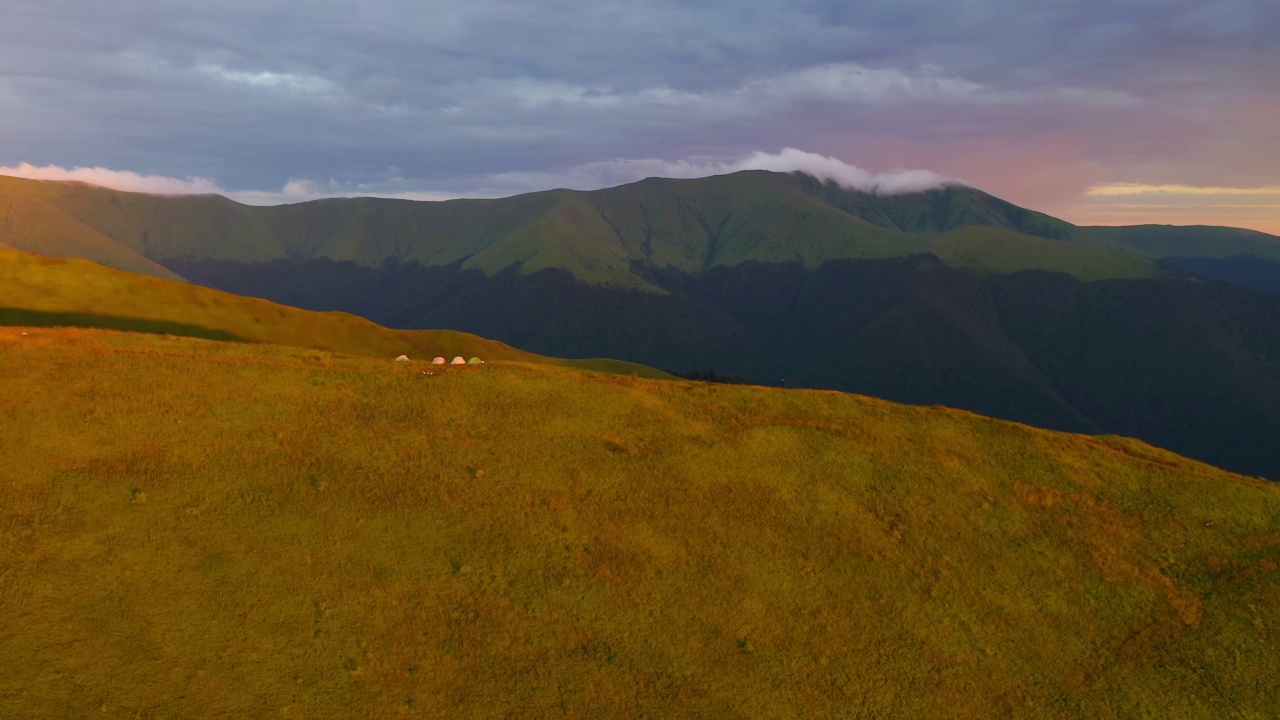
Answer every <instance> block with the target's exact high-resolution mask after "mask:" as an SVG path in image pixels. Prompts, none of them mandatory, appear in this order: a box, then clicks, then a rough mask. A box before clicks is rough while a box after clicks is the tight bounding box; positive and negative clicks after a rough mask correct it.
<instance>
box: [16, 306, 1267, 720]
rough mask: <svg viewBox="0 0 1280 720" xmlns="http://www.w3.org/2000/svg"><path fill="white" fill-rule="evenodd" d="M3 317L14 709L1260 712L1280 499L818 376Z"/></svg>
mask: <svg viewBox="0 0 1280 720" xmlns="http://www.w3.org/2000/svg"><path fill="white" fill-rule="evenodd" d="M25 332H28V333H29V334H28V335H21V334H20V333H19V332H18V331H17V330H15V329H0V377H4V378H5V392H3V393H0V458H2V460H0V507H3V508H4V512H3V515H0V612H3V613H4V615H5V616H6V618H8V622H7V623H6V631H5V632H3V633H0V670H2V671H3V672H0V715H3V716H6V717H28V718H46V717H48V718H52V717H59V718H61V717H88V716H93V717H130V718H132V717H227V716H231V717H260V716H268V715H270V716H276V715H283V716H293V717H307V718H326V717H335V718H336V717H382V718H395V717H423V716H427V717H458V716H467V717H511V716H525V717H528V716H538V717H543V716H570V717H586V716H592V717H638V716H652V717H795V716H806V717H821V716H838V717H859V716H862V717H884V716H892V717H921V718H927V717H948V718H990V717H1002V716H1017V717H1144V716H1159V717H1179V718H1197V717H1204V718H1218V717H1259V718H1261V717H1270V716H1273V715H1274V713H1275V710H1276V708H1277V707H1280V691H1278V690H1277V685H1276V683H1275V682H1274V678H1275V676H1276V675H1277V673H1280V657H1278V656H1277V654H1276V652H1275V648H1276V647H1278V646H1280V625H1277V623H1275V622H1274V618H1275V617H1276V616H1277V613H1278V612H1280V487H1276V486H1273V485H1267V484H1264V483H1261V482H1258V481H1252V480H1247V479H1245V478H1241V477H1237V476H1233V475H1229V474H1227V473H1224V472H1221V471H1218V470H1215V469H1213V468H1211V467H1207V466H1204V465H1200V464H1198V463H1195V462H1192V461H1188V460H1185V459H1183V458H1180V457H1177V456H1175V455H1172V454H1169V453H1166V452H1163V451H1160V450H1156V449H1153V448H1151V447H1148V446H1146V445H1143V444H1141V443H1138V442H1135V441H1131V440H1124V439H1120V438H1112V437H1103V438H1093V437H1080V436H1072V435H1064V434H1058V433H1052V432H1046V431H1040V430H1034V429H1031V428H1027V427H1024V426H1018V425H1014V424H1010V423H1005V422H999V421H994V420H990V419H986V418H982V417H979V416H974V415H970V414H967V413H963V412H957V411H950V410H943V409H928V408H916V407H908V406H900V405H894V404H891V403H887V402H883V401H877V400H871V399H867V398H862V397H857V396H847V395H841V394H836V393H828V392H810V391H790V390H789V391H778V390H770V389H765V388H750V387H736V386H735V387H730V386H718V385H704V384H696V383H688V382H654V381H647V380H636V379H631V378H623V377H618V376H607V375H600V374H594V373H584V372H581V371H575V370H570V369H564V368H556V367H550V366H545V365H534V364H524V363H491V364H489V365H486V366H484V367H483V368H467V369H463V370H461V371H450V372H447V373H446V374H444V375H437V376H426V375H423V374H421V373H420V372H418V370H417V369H416V368H412V367H407V366H405V365H403V364H391V363H386V362H382V361H378V360H374V359H360V358H353V357H343V356H338V355H333V354H330V353H327V352H321V351H314V350H301V349H290V348H282V347H271V346H260V345H246V344H242V343H211V342H206V341H200V340H192V339H184V338H172V337H159V336H145V335H138V334H120V333H108V332H104V331H88V330H43V329H36V330H29V331H25Z"/></svg>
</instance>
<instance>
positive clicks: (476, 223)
mask: <svg viewBox="0 0 1280 720" xmlns="http://www.w3.org/2000/svg"><path fill="white" fill-rule="evenodd" d="M23 183H26V185H23ZM0 192H3V193H4V196H3V197H0V199H5V200H7V201H8V202H9V203H10V205H12V206H14V207H22V206H23V205H24V204H31V203H37V202H38V203H44V204H48V205H49V206H52V207H56V208H57V209H58V210H60V211H61V212H62V213H65V215H66V216H68V218H69V219H68V220H67V221H68V222H75V223H77V224H83V225H84V226H86V227H88V228H92V229H93V230H95V231H97V233H99V234H101V235H103V236H105V237H108V238H111V239H113V240H114V241H116V242H118V243H121V244H123V245H125V246H127V248H129V249H131V250H132V251H134V252H136V253H139V254H141V255H144V256H146V257H147V258H150V259H151V260H155V261H158V262H161V263H170V261H172V260H175V259H182V258H191V259H198V260H230V261H237V262H265V261H271V260H280V259H303V260H305V259H311V258H319V257H324V258H329V259H332V260H339V261H351V262H355V263H358V264H361V265H377V264H379V263H381V262H382V261H383V260H385V259H387V258H394V259H396V260H397V261H400V262H419V263H421V264H423V265H428V266H455V265H456V266H457V267H458V268H460V269H462V270H470V269H476V270H480V271H482V272H484V273H486V274H487V275H492V274H494V273H497V272H500V271H502V270H504V269H506V268H508V267H516V268H518V269H519V270H520V271H521V272H522V273H524V274H530V273H533V272H537V271H539V270H543V269H548V268H556V269H564V270H567V271H568V272H570V273H571V274H573V275H574V277H576V278H578V279H579V280H581V281H583V282H587V283H591V284H598V285H609V286H614V287H636V288H643V289H648V290H651V291H660V289H659V288H658V287H657V286H655V285H654V284H653V283H651V282H650V281H649V279H648V278H647V277H646V275H645V271H648V270H665V269H676V270H679V271H682V272H686V273H699V272H706V271H708V270H711V269H713V268H716V267H722V266H732V265H736V264H738V263H742V262H748V261H756V262H764V263H771V262H792V261H797V262H801V263H803V264H804V265H806V266H808V267H816V266H817V265H820V264H821V263H823V262H826V261H828V260H836V259H846V258H887V257H903V256H906V255H910V254H913V253H918V252H922V251H925V250H927V249H929V248H931V247H932V246H933V245H934V244H936V243H939V242H942V241H944V240H945V241H946V242H947V243H948V244H949V245H950V246H955V245H957V244H961V243H969V245H970V246H969V247H968V248H966V249H965V250H964V252H965V254H966V255H967V256H970V257H977V258H978V261H977V262H978V263H979V264H983V265H985V266H986V267H988V268H989V269H992V270H995V269H998V268H1000V267H1002V261H1001V259H1000V258H998V257H996V256H995V255H993V254H992V253H993V252H995V251H998V250H999V248H992V247H990V246H989V245H990V244H989V243H987V242H984V238H983V237H982V234H983V233H985V232H987V231H988V229H994V230H999V231H1005V232H1006V236H1008V233H1015V232H1021V233H1023V236H1024V237H1025V236H1026V234H1027V233H1031V234H1032V235H1034V236H1037V237H1042V238H1045V239H1046V240H1044V241H1033V240H1028V241H1027V242H1026V243H1024V247H1022V248H1020V250H1019V254H1020V255H1021V258H1022V259H1021V261H1020V264H1021V265H1025V266H1031V267H1036V268H1038V269H1044V270H1059V271H1062V272H1068V273H1072V272H1075V266H1074V265H1073V264H1072V263H1069V262H1068V263H1065V264H1063V263H1061V262H1060V261H1061V259H1062V257H1063V255H1064V254H1069V253H1070V252H1071V249H1070V246H1067V241H1068V240H1070V239H1071V232H1070V229H1071V226H1070V225H1068V224H1066V223H1063V222H1061V221H1058V220H1054V219H1053V218H1049V217H1047V216H1043V215H1040V214H1038V213H1033V212H1031V211H1028V210H1024V209H1022V208H1018V207H1016V206H1013V205H1011V204H1009V203H1006V202H1004V201H1002V200H999V199H997V198H994V197H991V196H990V195H987V194H986V193H983V192H981V191H978V190H974V189H972V188H964V187H951V188H945V189H942V190H937V191H932V192H928V193H919V194H916V195H908V196H891V197H881V196H876V195H872V194H868V193H860V192H853V191H848V190H843V189H840V188H838V187H836V186H833V185H826V184H822V183H819V182H818V181H816V180H814V179H813V178H810V177H808V176H804V175H794V174H782V173H770V172H763V171H746V172H740V173H734V174H732V175H723V176H716V177H710V178H701V179H695V180H668V179H658V178H651V179H649V180H644V181H641V182H638V183H632V184H630V185H623V186H619V187H616V188H609V189H606V190H597V191H591V192H576V191H569V190H552V191H547V192H540V193H531V194H528V195H519V196H516V197H511V198H503V199H498V200H453V201H447V202H433V203H425V202H410V201H397V200H379V199H372V198H361V199H349V200H321V201H315V202H310V203H300V204H296V205H286V206H277V207H249V206H244V205H238V204H236V203H234V202H231V201H230V200H227V199H225V198H221V197H216V196H185V197H163V196H153V195H139V194H134V193H119V192H113V191H108V190H103V189H101V188H94V187H91V186H88V185H82V184H57V183H36V182H34V181H19V180H14V179H10V180H9V181H8V182H7V183H6V184H5V185H4V186H3V188H0ZM957 230H964V231H965V232H964V234H963V235H962V236H960V238H957V237H956V236H955V235H954V234H953V231H957ZM994 230H993V232H994ZM42 237H43V236H42V235H40V233H38V232H36V233H34V237H32V236H30V235H29V236H28V238H27V240H26V242H27V246H26V247H27V248H28V249H31V250H36V251H39V244H40V243H41V242H45V240H42V239H41V238H42ZM48 242H52V240H49V241H48ZM1063 246H1067V247H1066V248H1065V249H1064V247H1063ZM1094 252H1096V253H1098V254H1100V255H1103V254H1110V255H1109V256H1110V258H1111V261H1110V262H1111V264H1113V265H1115V266H1124V267H1126V268H1127V270H1126V272H1127V273H1128V274H1129V275H1131V276H1142V275H1146V274H1150V273H1152V272H1154V270H1153V269H1152V267H1151V266H1149V265H1144V264H1143V263H1142V261H1139V260H1137V259H1136V258H1134V257H1132V256H1130V255H1126V254H1125V253H1123V252H1116V251H1115V250H1114V249H1110V248H1101V249H1098V250H1095V251H1094ZM46 254H66V253H54V252H50V253H46ZM81 254H82V255H83V256H84V257H89V258H91V259H98V260H103V261H105V260H108V259H111V258H103V257H100V255H101V251H100V250H99V249H97V248H96V247H92V246H90V245H88V244H86V246H85V249H84V251H83V252H82V253H81ZM954 255H955V254H954V253H951V254H946V253H944V254H943V255H942V256H943V257H944V258H951V257H953V256H954ZM984 258H985V259H984ZM969 264H970V265H972V264H973V262H972V261H969ZM1104 264H1105V261H1104Z"/></svg>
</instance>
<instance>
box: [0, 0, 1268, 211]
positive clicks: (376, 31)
mask: <svg viewBox="0 0 1280 720" xmlns="http://www.w3.org/2000/svg"><path fill="white" fill-rule="evenodd" d="M0 3H2V4H3V10H0V173H4V174H22V175H28V176H33V177H43V178H59V177H77V178H81V179H87V180H91V181H95V182H99V183H101V184H108V185H114V186H118V187H121V188H123V189H143V190H153V191H160V192H184V191H197V192H207V191H216V192H225V193H228V194H231V195H232V196H233V197H236V198H238V199H241V200H244V201H251V202H280V201H287V200H297V199H306V198H310V197H316V196H320V195H326V194H384V195H404V196H408V197H420V198H435V197H457V196H493V195H505V194H511V193H516V192H523V191H528V190H536V189H543V188H548V187H557V186H561V187H576V188H583V189H586V188H592V187H602V186H607V185H613V184H618V183H622V182H628V181H631V180H636V179H640V178H643V177H646V176H650V175H667V176H690V175H701V174H710V173H713V172H724V171H727V170H732V169H736V168H740V167H756V166H759V167H770V168H774V169H788V168H790V167H810V166H813V165H815V164H817V165H818V166H820V167H823V168H826V169H827V170H829V171H831V173H834V174H841V173H843V174H844V175H846V176H847V175H850V174H854V175H857V176H858V177H865V178H871V182H873V183H875V182H879V180H878V179H877V178H888V181H889V184H890V185H892V184H893V183H895V182H897V183H898V184H899V185H901V184H902V183H901V182H899V181H900V180H901V179H902V178H907V179H908V180H909V181H910V180H911V179H912V178H914V179H916V180H920V179H921V178H932V177H934V175H929V174H925V173H922V172H918V173H916V174H914V175H905V176H904V175H900V174H892V173H894V172H895V171H898V170H914V171H928V172H930V173H934V174H936V175H937V176H942V177H948V178H959V179H962V180H964V181H966V182H968V183H970V184H972V185H975V186H977V187H980V188H982V189H984V190H987V191H989V192H993V193H995V194H997V195H1000V196H1001V197H1004V198H1006V199H1009V200H1012V201H1014V202H1017V203H1019V204H1022V205H1027V206H1031V207H1034V208H1037V209H1041V210H1044V211H1047V212H1051V213H1053V214H1056V215H1059V216H1061V217H1064V218H1066V219H1069V220H1073V221H1076V222H1084V223H1128V222H1169V223H1214V224H1229V225H1239V226H1244V227H1254V228H1258V229H1263V230H1268V231H1270V232H1276V233H1280V43H1278V42H1276V40H1275V39H1276V38H1277V37H1280V2H1277V0H1106V1H1104V0H946V1H944V0H927V1H926V0H862V1H860V2H852V1H851V0H794V1H792V2H781V1H768V0H733V1H732V2H730V1H729V0H724V1H722V2H701V1H699V0H677V1H673V2H643V1H640V0H591V1H590V2H587V1H585V0H583V1H580V2H578V1H574V2H570V1H569V0H467V2H430V1H425V0H361V1H360V2H352V1H348V0H289V2H276V1H275V0H219V1H218V2H208V1H195V0H193V1H189V2H174V1H172V0H112V2H102V1H101V0H0ZM788 148H791V150H786V149H788ZM848 166H856V167H848ZM832 168H834V170H833V169H832ZM859 168H860V169H862V170H859ZM863 170H865V172H863ZM831 173H829V174H831ZM859 173H861V174H859ZM882 173H890V174H889V175H884V176H881V175H880V174H882ZM906 185H907V186H910V185H911V182H907V183H906Z"/></svg>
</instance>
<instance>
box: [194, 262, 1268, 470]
mask: <svg viewBox="0 0 1280 720" xmlns="http://www.w3.org/2000/svg"><path fill="white" fill-rule="evenodd" d="M175 267H176V268H177V269H178V270H179V271H180V272H183V273H185V274H186V275H188V276H189V277H193V278H196V279H198V280H199V281H200V282H205V283H208V284H210V285H215V286H219V287H226V288H228V289H230V290H232V291H236V292H242V293H248V294H253V293H261V294H267V295H270V296H271V297H274V298H275V299H277V300H279V301H281V302H288V303H291V304H299V305H305V306H311V307H318V308H325V309H331V308H344V309H347V310H350V311H353V312H357V313H360V314H362V315H366V316H368V317H373V318H377V319H378V320H379V321H381V322H384V323H386V324H389V325H393V326H415V325H416V326H437V327H455V328H462V329H466V330H468V331H470V332H476V333H479V334H481V335H484V336H486V337H495V338H500V339H502V340H503V341H505V342H509V343H511V344H513V345H515V346H517V347H523V348H527V349H530V350H532V351H535V352H541V353H546V354H553V355H561V356H569V357H590V356H606V357H608V356H614V357H623V358H626V359H628V360H633V361H635V362H641V363H644V364H647V365H652V366H655V367H662V368H665V369H669V370H676V371H687V370H693V369H698V370H707V369H715V370H717V371H718V372H720V373H725V374H731V375H738V376H743V377H746V378H749V379H752V380H754V381H757V382H762V383H767V384H776V383H777V382H778V381H779V380H780V379H784V378H785V379H786V380H787V381H788V384H789V385H792V386H803V387H825V388H835V389H841V390H849V391H853V392H859V393H864V394H868V395H875V396H878V397H885V398H889V399H892V400H897V401H901V402H911V403H918V404H943V405H949V406H952V407H962V408H966V409H970V410H974V411H976V412H981V413H983V414H987V415H993V416H997V417H1005V418H1011V419H1016V420H1019V421H1022V422H1028V423H1033V424H1037V425H1041V426H1044V427H1053V428H1061V429H1067V430H1073V431H1081V432H1110V433H1119V434H1128V435H1133V436H1137V437H1141V438H1143V439H1145V440H1147V441H1148V442H1152V443H1154V444H1157V445H1161V446H1164V447H1168V448H1171V449H1175V450H1177V451H1178V452H1181V453H1183V454H1186V455H1189V456H1192V457H1197V458H1200V459H1203V460H1206V461H1209V462H1213V463H1215V464H1219V465H1221V466H1223V467H1228V468H1232V469H1235V470H1237V471H1240V472H1246V473H1250V474H1256V475H1265V476H1269V477H1274V478H1277V479H1280V444H1278V443H1275V442H1273V439H1274V438H1275V437H1280V298H1275V297H1270V296H1265V295H1261V294H1258V293H1253V292H1250V291H1248V290H1245V289H1242V288H1235V287H1232V286H1229V285H1222V284H1218V283H1205V282H1198V281H1195V280H1192V279H1187V278H1184V277H1179V276H1168V277H1162V278H1158V277H1157V278H1149V279H1123V278H1121V279H1109V280H1096V281H1092V282H1084V281H1081V280H1078V279H1075V278H1072V277H1069V276H1066V275H1062V274H1056V273H1046V272H1043V271H1023V272H1018V273H1011V274H982V273H974V272H971V271H968V270H965V269H962V268H954V267H950V266H948V265H946V264H944V263H942V262H939V261H938V260H937V259H936V258H933V256H931V255H917V256H913V257H910V258H901V259H894V258H891V259H884V260H838V261H830V262H827V263H824V264H822V265H821V266H819V267H817V268H812V269H810V268H806V267H805V266H803V265H802V264H800V263H789V264H788V263H768V264H766V263H756V262H748V263H742V264H739V265H736V266H731V267H719V268H715V269H713V270H712V271H709V272H706V273H700V274H696V275H693V274H686V273H681V272H678V271H675V270H668V271H666V272H662V273H653V274H652V275H651V277H652V282H654V283H655V284H657V285H658V286H659V287H661V288H662V289H663V291H664V292H662V293H653V292H646V291H638V290H624V289H617V288H608V287H602V286H594V285H589V284H585V283H581V282H578V281H577V280H576V279H575V278H573V277H572V275H570V274H569V273H567V272H565V271H556V270H546V271H542V272H538V273H534V274H532V275H522V274H521V273H519V272H516V271H515V269H514V268H512V269H508V270H506V271H503V272H501V273H498V274H496V275H494V276H485V275H484V274H483V273H481V272H479V271H462V272H460V271H457V270H456V269H452V268H432V267H424V266H421V265H417V264H412V263H410V264H398V263H388V264H386V265H384V266H382V267H379V268H361V267H359V266H356V265H354V264H351V263H338V262H334V261H330V260H314V261H309V262H297V261H277V262H273V263H260V264H252V265H245V264H240V263H221V264H220V263H216V262H203V263H188V264H182V263H179V264H176V265H175Z"/></svg>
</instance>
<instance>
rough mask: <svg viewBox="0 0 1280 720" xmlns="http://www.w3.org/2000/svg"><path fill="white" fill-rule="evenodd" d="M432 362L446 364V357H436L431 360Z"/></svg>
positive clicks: (433, 363)
mask: <svg viewBox="0 0 1280 720" xmlns="http://www.w3.org/2000/svg"><path fill="white" fill-rule="evenodd" d="M431 364H432V365H443V364H444V358H442V357H438V358H436V359H435V360H432V361H431Z"/></svg>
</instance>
